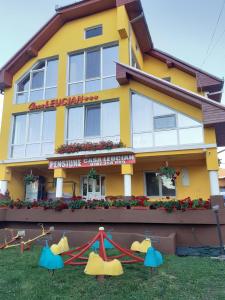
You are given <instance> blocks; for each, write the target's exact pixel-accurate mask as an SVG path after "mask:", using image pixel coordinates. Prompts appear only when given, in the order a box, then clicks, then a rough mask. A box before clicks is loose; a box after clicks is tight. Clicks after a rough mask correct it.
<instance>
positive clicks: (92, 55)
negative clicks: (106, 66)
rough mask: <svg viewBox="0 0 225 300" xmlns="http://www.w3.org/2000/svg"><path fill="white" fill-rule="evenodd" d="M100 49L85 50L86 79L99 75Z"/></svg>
mask: <svg viewBox="0 0 225 300" xmlns="http://www.w3.org/2000/svg"><path fill="white" fill-rule="evenodd" d="M100 69H101V68H100V50H94V51H89V52H87V57H86V79H91V78H96V77H100Z"/></svg>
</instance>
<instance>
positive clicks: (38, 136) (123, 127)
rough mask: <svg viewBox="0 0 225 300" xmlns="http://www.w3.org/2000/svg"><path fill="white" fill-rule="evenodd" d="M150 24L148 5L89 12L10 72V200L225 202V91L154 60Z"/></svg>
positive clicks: (64, 16)
mask: <svg viewBox="0 0 225 300" xmlns="http://www.w3.org/2000/svg"><path fill="white" fill-rule="evenodd" d="M146 24H147V23H146V20H145V16H144V13H143V9H142V6H141V2H140V1H139V0H83V1H81V2H78V3H75V4H72V5H69V6H65V7H61V8H58V9H57V10H56V14H55V16H53V18H52V19H51V20H50V21H49V22H48V23H47V24H46V25H44V26H43V27H42V28H41V29H40V31H39V32H38V33H37V34H36V35H35V36H34V37H33V38H32V39H31V40H29V41H28V42H27V44H26V45H25V46H24V47H23V48H22V49H21V50H20V51H19V52H18V53H16V54H15V56H14V57H13V58H12V59H11V60H10V61H9V62H8V63H7V64H6V65H5V66H4V67H3V68H2V69H1V71H0V90H2V91H4V109H3V117H2V130H1V135H0V190H1V193H2V194H5V193H6V191H7V190H9V192H10V195H11V196H12V198H13V199H16V198H20V199H24V198H25V197H26V198H27V199H28V200H33V199H37V198H38V199H40V198H42V197H46V196H47V197H49V198H55V197H56V198H60V197H71V196H73V195H81V196H83V197H85V198H87V199H93V198H104V197H105V196H118V195H123V196H125V197H130V196H131V195H136V196H137V195H146V196H148V197H150V198H152V199H154V198H163V197H165V196H171V197H175V198H177V199H182V198H184V197H188V196H190V197H192V198H197V197H202V198H204V199H207V198H208V197H209V196H210V195H218V194H219V184H218V158H217V146H225V138H224V136H225V135H224V134H223V128H224V123H225V107H224V106H222V105H221V104H220V99H221V93H222V92H221V91H222V87H223V81H222V80H221V79H219V78H217V77H215V76H213V75H211V74H208V73H206V72H204V71H202V70H200V69H197V68H196V67H194V66H191V65H189V64H187V63H185V62H183V61H181V60H179V59H177V58H175V57H172V56H170V55H168V54H166V53H164V52H162V51H159V50H157V49H155V48H154V45H153V42H152V39H151V35H150V32H149V30H148V27H147V25H146ZM106 141H110V142H106ZM104 142H105V143H104ZM120 142H121V143H120ZM71 143H73V144H74V145H73V146H68V145H69V144H71ZM93 143H94V144H93ZM80 144H82V145H80ZM62 145H63V146H62ZM96 148H97V149H96ZM56 149H58V151H56ZM162 167H166V169H165V168H164V172H162V169H161V168H162ZM165 170H167V172H168V170H169V171H170V172H172V173H173V174H172V175H175V177H176V176H177V175H178V174H179V173H180V175H179V176H177V178H176V180H171V179H170V178H169V176H168V174H167V173H166V171H165ZM160 172H161V174H160ZM174 172H177V175H176V174H174ZM32 176H34V177H32ZM36 176H37V177H38V179H39V181H37V182H35V183H33V184H28V185H27V186H26V188H25V183H24V177H25V178H26V180H27V181H29V180H31V179H33V180H34V179H35V178H36ZM173 179H174V178H173ZM37 187H38V188H39V190H38V191H37Z"/></svg>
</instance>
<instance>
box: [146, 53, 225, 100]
mask: <svg viewBox="0 0 225 300" xmlns="http://www.w3.org/2000/svg"><path fill="white" fill-rule="evenodd" d="M148 55H150V56H152V57H155V58H157V59H160V60H161V61H163V62H165V63H166V64H167V66H168V68H173V67H176V68H177V69H180V70H181V71H184V72H186V73H188V74H190V75H192V76H195V77H196V79H197V88H198V91H205V92H209V93H215V92H217V91H221V92H220V93H218V94H217V95H209V97H210V98H211V99H213V100H215V101H218V102H220V101H221V97H222V89H223V85H224V80H223V79H221V78H219V77H216V76H214V75H212V74H210V73H208V72H206V71H203V70H201V69H199V68H197V67H195V66H193V65H191V64H189V63H187V62H184V61H183V60H181V59H178V58H176V57H174V56H172V55H170V54H168V53H166V52H164V51H161V50H159V49H155V48H154V49H151V50H150V51H149V52H148Z"/></svg>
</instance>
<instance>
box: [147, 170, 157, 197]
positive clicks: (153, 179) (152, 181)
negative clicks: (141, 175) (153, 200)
mask: <svg viewBox="0 0 225 300" xmlns="http://www.w3.org/2000/svg"><path fill="white" fill-rule="evenodd" d="M145 178H146V192H147V196H159V179H158V177H157V175H156V174H155V173H146V174H145Z"/></svg>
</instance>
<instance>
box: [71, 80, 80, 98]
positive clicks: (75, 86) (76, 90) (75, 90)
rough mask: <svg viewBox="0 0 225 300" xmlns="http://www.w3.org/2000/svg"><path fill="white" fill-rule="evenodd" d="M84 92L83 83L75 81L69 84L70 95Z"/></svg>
mask: <svg viewBox="0 0 225 300" xmlns="http://www.w3.org/2000/svg"><path fill="white" fill-rule="evenodd" d="M81 94H83V83H73V84H70V85H69V96H72V95H81Z"/></svg>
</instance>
